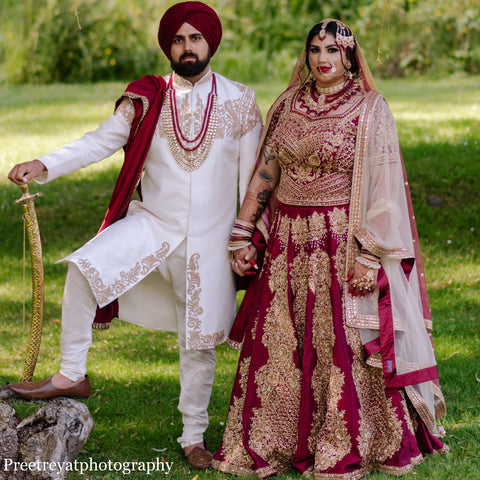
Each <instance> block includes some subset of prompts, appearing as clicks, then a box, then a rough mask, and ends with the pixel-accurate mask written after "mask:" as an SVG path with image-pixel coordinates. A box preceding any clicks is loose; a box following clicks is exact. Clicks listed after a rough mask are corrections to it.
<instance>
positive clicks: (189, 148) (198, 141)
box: [168, 73, 217, 152]
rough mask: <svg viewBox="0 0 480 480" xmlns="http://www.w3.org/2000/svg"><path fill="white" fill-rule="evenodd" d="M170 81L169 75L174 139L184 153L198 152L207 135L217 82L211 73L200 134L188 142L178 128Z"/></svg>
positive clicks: (175, 104)
mask: <svg viewBox="0 0 480 480" xmlns="http://www.w3.org/2000/svg"><path fill="white" fill-rule="evenodd" d="M172 80H173V75H170V78H169V80H168V86H169V95H170V110H171V114H172V123H173V131H174V132H175V139H176V141H177V143H178V144H179V145H180V146H181V147H182V149H183V150H185V151H186V152H193V151H195V150H198V148H199V147H200V146H201V145H202V143H203V141H204V139H205V135H206V134H207V131H208V127H209V125H210V118H211V116H212V110H213V103H214V99H215V97H216V96H217V82H216V80H215V74H214V73H212V89H211V90H210V93H209V94H208V100H207V107H206V109H205V115H204V117H203V121H202V128H201V129H200V132H199V133H198V135H197V136H196V137H195V138H194V139H192V140H189V139H188V138H187V137H186V136H185V135H184V134H183V132H182V129H181V127H180V122H179V121H178V111H177V100H176V98H175V89H174V88H173V81H172Z"/></svg>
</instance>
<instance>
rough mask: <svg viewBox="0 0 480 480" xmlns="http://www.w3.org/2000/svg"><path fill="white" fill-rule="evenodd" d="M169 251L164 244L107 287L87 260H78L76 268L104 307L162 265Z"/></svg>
mask: <svg viewBox="0 0 480 480" xmlns="http://www.w3.org/2000/svg"><path fill="white" fill-rule="evenodd" d="M169 250H170V245H169V244H168V243H167V242H164V243H163V244H162V248H160V249H159V250H157V251H156V252H155V253H153V254H152V255H148V256H147V257H145V258H143V259H142V260H140V261H139V262H137V263H136V264H135V265H134V266H133V267H132V268H131V269H130V270H129V271H122V272H120V278H117V279H115V280H114V281H113V282H111V283H110V284H109V285H105V283H104V282H103V280H102V279H101V276H100V272H99V271H98V270H97V269H96V268H95V267H94V266H93V265H92V264H91V263H90V261H89V260H85V259H79V260H78V268H79V269H80V271H81V272H82V273H83V275H84V276H85V278H86V279H87V280H88V283H89V284H90V287H91V289H92V292H93V294H94V295H95V298H96V300H97V302H98V304H99V305H106V304H107V303H110V302H111V301H112V300H115V299H116V298H118V297H119V296H120V295H122V293H124V292H125V291H126V290H127V289H128V288H129V287H131V286H133V285H136V284H137V283H138V282H139V281H140V280H141V279H142V278H143V277H145V276H146V275H147V274H148V273H149V272H151V271H152V270H153V269H154V268H155V267H157V266H158V265H159V264H160V263H162V262H163V261H164V260H165V258H166V256H167V253H168V251H169Z"/></svg>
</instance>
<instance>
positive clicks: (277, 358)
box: [213, 203, 444, 480]
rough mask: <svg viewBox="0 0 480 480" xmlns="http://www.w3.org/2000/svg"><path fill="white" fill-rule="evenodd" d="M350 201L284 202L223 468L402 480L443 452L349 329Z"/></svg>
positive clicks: (242, 314)
mask: <svg viewBox="0 0 480 480" xmlns="http://www.w3.org/2000/svg"><path fill="white" fill-rule="evenodd" d="M347 226H348V205H340V206H335V207H331V206H329V207H298V206H289V205H284V204H281V203H279V204H278V206H277V210H276V216H275V221H274V223H273V225H272V231H271V235H270V241H269V244H268V247H267V250H266V252H265V259H264V264H263V268H262V272H261V274H260V276H259V278H258V279H257V280H256V285H255V291H254V292H253V291H248V292H247V294H246V297H245V299H244V302H243V304H242V307H241V308H240V310H239V314H238V316H237V319H236V322H237V325H238V324H242V323H245V336H244V340H243V344H242V349H241V353H240V358H239V363H238V371H237V375H236V378H235V382H234V386H233V391H232V397H231V403H230V409H229V414H228V420H227V424H226V428H225V433H224V437H223V442H222V444H221V446H220V449H219V450H218V451H217V452H216V453H215V455H214V462H213V467H214V468H216V469H218V470H220V471H223V472H228V473H232V474H236V475H251V474H255V475H257V476H258V477H260V478H265V477H268V476H270V475H274V474H277V473H281V472H284V471H286V470H288V469H290V468H297V469H298V470H299V471H300V472H302V473H304V474H305V475H306V476H311V477H315V478H318V479H324V478H325V479H331V478H335V479H337V478H345V479H347V478H348V479H349V480H350V479H357V478H361V477H362V476H363V475H365V474H366V473H367V472H369V471H370V470H372V469H378V470H381V471H383V472H386V473H392V474H396V475H401V474H404V473H406V472H407V471H409V470H411V469H412V468H413V466H414V465H416V464H419V463H421V462H422V459H423V456H422V453H432V452H434V451H436V450H441V449H443V448H444V447H443V444H442V442H441V441H440V440H438V439H437V438H436V437H435V436H433V435H432V434H431V433H430V432H428V431H427V429H426V427H425V425H424V424H423V422H422V421H421V419H420V418H419V416H418V415H417V414H416V412H415V411H414V409H413V408H412V406H411V405H410V403H409V401H408V399H407V398H406V396H405V394H404V392H403V390H402V389H387V388H385V382H384V379H383V373H382V370H381V369H380V368H375V367H371V366H368V365H366V364H365V361H364V351H363V346H362V343H361V341H360V336H359V332H358V330H357V329H354V328H350V327H348V326H346V325H345V321H344V311H343V302H342V294H343V288H344V285H345V278H344V277H345V262H346V241H347Z"/></svg>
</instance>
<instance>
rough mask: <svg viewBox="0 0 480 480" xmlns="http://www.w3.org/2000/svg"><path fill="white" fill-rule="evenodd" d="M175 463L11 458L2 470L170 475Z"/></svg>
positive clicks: (4, 462) (157, 460)
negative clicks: (48, 460) (23, 460)
mask: <svg viewBox="0 0 480 480" xmlns="http://www.w3.org/2000/svg"><path fill="white" fill-rule="evenodd" d="M172 466H173V462H166V461H163V460H160V459H159V458H156V459H155V460H154V461H143V462H115V461H113V460H108V461H103V462H96V461H94V460H93V459H92V458H90V459H89V460H88V461H84V462H81V461H78V460H74V461H72V462H42V461H40V460H37V461H35V462H21V461H15V460H12V459H10V458H5V459H3V464H2V470H3V471H8V472H52V473H53V472H55V473H64V472H78V473H80V475H83V474H85V473H92V472H119V473H121V474H122V475H130V474H131V473H134V472H143V473H145V474H146V475H153V474H154V473H157V474H158V473H162V474H164V475H168V474H169V473H170V470H171V468H172Z"/></svg>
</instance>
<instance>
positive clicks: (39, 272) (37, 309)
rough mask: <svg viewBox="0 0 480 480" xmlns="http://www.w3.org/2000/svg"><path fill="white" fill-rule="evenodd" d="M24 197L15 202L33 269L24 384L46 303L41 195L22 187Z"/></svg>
mask: <svg viewBox="0 0 480 480" xmlns="http://www.w3.org/2000/svg"><path fill="white" fill-rule="evenodd" d="M20 188H21V189H22V193H23V195H22V197H21V198H19V199H18V200H16V201H15V203H21V204H22V208H23V219H24V222H25V226H26V230H27V235H28V242H29V244H30V259H31V268H32V322H31V326H30V338H29V339H28V344H27V352H26V355H25V363H24V368H23V377H22V381H23V382H28V381H30V380H31V379H32V377H33V372H34V370H35V365H36V363H37V359H38V352H39V350H40V341H41V339H42V327H43V301H44V277H43V255H42V240H41V238H40V229H39V227H38V220H37V214H36V212H35V203H34V201H33V199H34V198H35V197H38V196H39V195H41V194H40V193H34V194H32V193H30V192H29V191H28V185H27V184H24V185H20Z"/></svg>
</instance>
